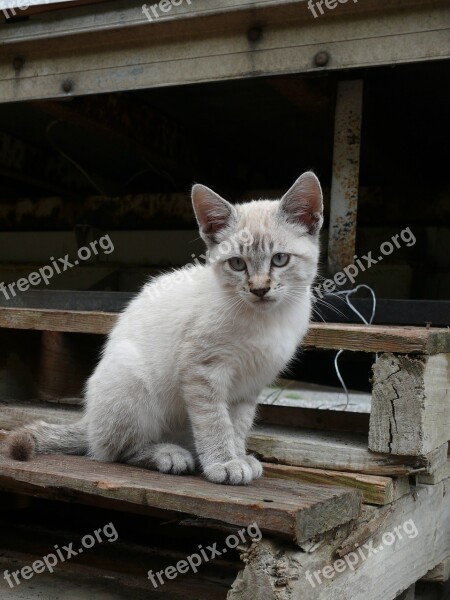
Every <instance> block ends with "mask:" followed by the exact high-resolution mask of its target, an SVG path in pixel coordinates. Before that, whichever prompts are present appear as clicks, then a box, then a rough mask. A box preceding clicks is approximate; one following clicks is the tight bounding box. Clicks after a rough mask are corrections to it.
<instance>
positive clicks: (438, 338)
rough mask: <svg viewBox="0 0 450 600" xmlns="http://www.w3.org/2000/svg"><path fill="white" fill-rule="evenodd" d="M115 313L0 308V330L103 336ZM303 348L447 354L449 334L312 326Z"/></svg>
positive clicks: (414, 329) (408, 329)
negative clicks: (3, 328) (28, 330)
mask: <svg viewBox="0 0 450 600" xmlns="http://www.w3.org/2000/svg"><path fill="white" fill-rule="evenodd" d="M116 320H117V314H116V313H109V312H96V311H92V312H90V311H66V310H48V309H28V308H4V307H0V327H5V328H8V329H34V330H41V331H67V332H76V333H97V334H106V333H109V331H110V330H111V329H112V327H113V326H114V324H115V322H116ZM302 347H303V348H306V349H308V348H324V349H334V350H340V349H344V350H354V351H359V352H395V353H399V354H408V353H422V354H437V353H442V352H450V331H449V330H447V329H442V328H439V329H438V328H436V329H427V328H425V327H393V326H381V325H370V326H367V325H342V324H336V323H311V326H310V329H309V332H308V334H307V335H306V337H305V339H304V340H303V343H302Z"/></svg>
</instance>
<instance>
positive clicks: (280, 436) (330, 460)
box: [247, 426, 447, 477]
mask: <svg viewBox="0 0 450 600" xmlns="http://www.w3.org/2000/svg"><path fill="white" fill-rule="evenodd" d="M247 445H248V448H249V449H250V450H251V451H252V452H255V453H256V454H258V455H259V456H260V457H261V458H262V459H263V460H264V461H266V462H274V463H280V464H285V465H291V466H296V467H310V468H313V469H329V470H331V471H345V472H351V473H366V474H367V475H384V476H392V477H396V476H397V477H400V476H405V475H408V474H411V473H412V472H416V471H417V470H420V471H421V472H422V470H423V472H425V471H430V470H433V469H436V468H437V467H438V466H440V465H442V464H444V463H445V462H446V460H447V444H444V445H443V446H442V447H440V448H439V449H437V450H435V451H433V452H430V453H429V454H427V455H425V456H420V457H419V456H395V455H392V454H379V453H375V452H370V451H369V450H368V448H367V437H366V436H365V435H362V434H352V433H344V432H340V433H331V432H319V431H311V430H295V429H291V428H283V427H269V426H259V427H257V428H256V429H255V430H254V431H253V432H252V433H251V434H250V437H249V439H248V444H247Z"/></svg>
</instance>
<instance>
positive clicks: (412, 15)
mask: <svg viewBox="0 0 450 600" xmlns="http://www.w3.org/2000/svg"><path fill="white" fill-rule="evenodd" d="M197 2H198V4H199V5H201V7H200V6H199V7H198V11H200V10H201V9H203V11H204V13H203V15H202V16H200V13H198V14H196V13H195V12H190V9H191V7H190V6H189V7H183V12H185V14H186V16H188V15H189V14H190V15H191V16H192V18H191V19H189V26H187V21H186V19H183V18H181V19H180V18H178V19H176V18H172V19H170V17H169V18H168V19H167V20H162V21H158V20H155V21H154V22H152V23H148V22H146V19H145V17H144V15H142V13H141V7H136V12H135V15H134V18H135V19H136V20H137V19H139V20H140V24H141V25H142V26H141V27H135V28H134V30H133V35H130V29H129V28H128V27H127V26H125V27H124V26H123V25H122V23H121V22H120V19H121V18H122V13H121V11H117V15H116V16H115V17H113V18H112V20H113V21H115V22H116V24H118V27H117V28H116V29H114V28H113V29H110V30H108V29H107V28H106V29H104V30H103V31H102V24H101V20H100V22H99V24H98V29H97V31H96V30H95V25H96V24H97V18H92V17H91V19H90V25H88V24H87V22H88V19H87V18H86V19H85V21H84V24H83V25H81V26H79V28H78V29H77V27H76V26H75V28H74V30H75V31H76V33H74V35H68V36H67V37H59V38H56V39H54V40H52V39H48V40H46V39H42V38H43V37H44V38H45V37H47V36H48V35H49V34H48V26H47V28H46V32H45V33H44V34H43V35H42V34H41V36H39V34H37V35H36V36H35V38H34V41H33V42H29V43H27V42H26V36H24V37H22V38H21V41H20V42H19V43H14V42H11V43H9V44H7V45H6V46H5V50H6V52H5V60H4V63H3V64H2V65H0V81H1V82H2V85H1V86H0V102H10V101H19V100H31V99H43V98H64V97H67V96H68V94H70V95H87V94H93V93H100V92H101V93H104V92H113V91H123V90H130V89H148V88H150V87H156V86H168V85H183V84H193V83H199V82H206V81H220V80H228V79H237V78H245V77H255V76H264V75H276V74H291V73H301V72H314V71H317V70H323V67H318V66H317V65H316V63H315V61H314V57H315V55H316V54H317V52H318V51H319V50H322V49H326V50H327V51H328V53H329V55H330V57H331V59H330V61H329V63H328V64H327V66H326V69H328V70H336V69H348V68H356V67H363V66H375V65H383V64H399V63H408V62H414V61H416V62H417V61H425V60H427V61H430V60H441V59H445V58H448V56H449V50H448V43H447V39H448V31H447V24H446V23H447V21H448V7H446V6H445V3H444V2H442V3H441V2H439V4H436V3H434V2H430V4H429V5H427V7H423V6H422V7H420V6H419V7H417V8H411V9H410V10H407V11H405V10H402V9H401V8H400V9H398V8H397V3H396V5H395V9H394V10H393V9H392V7H393V5H392V2H387V1H385V0H380V2H378V3H375V2H372V7H374V6H375V5H378V6H377V8H378V10H370V11H368V12H364V9H362V10H361V8H362V7H363V4H362V3H359V4H358V3H351V2H348V3H347V5H346V6H347V9H348V10H349V7H351V8H353V7H352V4H353V6H354V8H355V9H356V11H358V8H359V9H360V14H355V13H353V14H347V15H346V17H347V18H345V19H343V18H336V11H334V12H331V11H330V13H329V15H324V16H323V17H321V18H320V19H314V18H313V16H312V15H311V13H310V12H309V10H308V8H307V2H304V1H302V2H294V1H292V2H282V3H281V2H279V1H278V2H276V1H272V2H260V3H259V6H255V3H254V2H247V3H246V5H245V6H244V7H242V8H241V10H236V9H235V10H233V11H229V10H228V11H227V10H226V9H225V10H222V11H216V12H214V10H211V8H210V6H211V4H210V3H209V2H207V1H206V0H203V2H202V0H197ZM233 4H234V5H235V6H236V5H238V4H239V3H235V2H233ZM228 6H230V2H228ZM207 7H209V8H207ZM205 9H206V10H205ZM339 10H341V11H342V12H341V15H342V16H344V14H345V9H344V8H343V6H340V5H339ZM386 12H389V19H386ZM98 14H101V9H99V10H98V11H96V15H98ZM173 14H175V13H172V15H173ZM87 15H88V13H87V12H86V13H85V16H86V17H87ZM109 18H110V19H111V14H109ZM118 21H119V23H118ZM260 22H263V23H264V27H263V35H262V36H261V37H260V38H259V39H258V40H257V41H256V42H255V41H251V40H249V39H248V37H247V35H246V30H247V29H248V28H249V27H252V26H253V25H254V24H255V23H257V24H258V23H260ZM70 27H71V25H70V23H69V24H67V25H66V28H67V29H70ZM150 27H151V35H150V34H149V31H150V30H149V28H150ZM211 31H215V32H220V33H218V34H216V35H215V36H211ZM87 33H91V34H92V35H85V34H87ZM50 35H51V34H50ZM54 35H55V36H57V35H58V32H57V29H56V28H55V34H54ZM60 35H61V33H60ZM39 38H40V39H39ZM19 39H20V38H19ZM167 40H170V43H167ZM16 41H17V40H16ZM80 45H82V46H83V55H82V57H80V55H79V53H77V51H76V50H77V49H78V48H79V47H80ZM19 52H20V53H21V54H22V55H25V56H26V57H27V59H26V60H25V62H24V64H23V67H22V68H21V69H20V70H16V69H14V68H13V66H12V63H13V59H14V57H15V56H17V55H18V53H19ZM28 57H29V58H28ZM65 79H70V80H71V82H72V91H71V92H70V93H68V92H67V91H64V89H63V87H62V83H63V81H64V80H65Z"/></svg>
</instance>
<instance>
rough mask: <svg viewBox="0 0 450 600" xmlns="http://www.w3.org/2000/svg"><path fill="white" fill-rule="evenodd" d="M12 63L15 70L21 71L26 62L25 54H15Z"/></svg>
mask: <svg viewBox="0 0 450 600" xmlns="http://www.w3.org/2000/svg"><path fill="white" fill-rule="evenodd" d="M12 64H13V67H14V70H15V71H21V70H22V68H23V65H24V64H25V59H24V58H23V56H15V57H14V59H13V63H12Z"/></svg>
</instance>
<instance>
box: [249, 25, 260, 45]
mask: <svg viewBox="0 0 450 600" xmlns="http://www.w3.org/2000/svg"><path fill="white" fill-rule="evenodd" d="M261 38H262V28H261V27H259V26H255V27H250V29H249V30H248V31H247V39H248V41H249V42H258V41H259V40H260V39H261Z"/></svg>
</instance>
